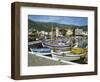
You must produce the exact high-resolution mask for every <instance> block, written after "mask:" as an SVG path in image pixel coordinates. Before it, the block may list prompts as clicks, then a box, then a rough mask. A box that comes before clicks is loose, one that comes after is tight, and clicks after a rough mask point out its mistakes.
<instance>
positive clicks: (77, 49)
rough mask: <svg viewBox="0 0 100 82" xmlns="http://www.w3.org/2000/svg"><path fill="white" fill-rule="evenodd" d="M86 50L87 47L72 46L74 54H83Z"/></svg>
mask: <svg viewBox="0 0 100 82" xmlns="http://www.w3.org/2000/svg"><path fill="white" fill-rule="evenodd" d="M85 52H87V48H72V49H71V53H74V54H82V53H85Z"/></svg>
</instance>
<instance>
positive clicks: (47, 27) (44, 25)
mask: <svg viewBox="0 0 100 82" xmlns="http://www.w3.org/2000/svg"><path fill="white" fill-rule="evenodd" d="M52 26H53V28H55V27H58V28H61V29H66V28H67V29H76V28H81V29H83V30H84V31H87V25H85V26H76V25H67V24H59V23H52V22H36V21H32V20H30V19H28V28H29V29H37V30H39V31H41V30H44V31H48V32H49V31H51V27H52Z"/></svg>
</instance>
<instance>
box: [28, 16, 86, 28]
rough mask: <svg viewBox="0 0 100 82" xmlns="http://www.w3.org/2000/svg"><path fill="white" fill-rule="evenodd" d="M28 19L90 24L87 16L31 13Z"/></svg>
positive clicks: (81, 24)
mask: <svg viewBox="0 0 100 82" xmlns="http://www.w3.org/2000/svg"><path fill="white" fill-rule="evenodd" d="M28 19H30V20H32V21H37V22H54V23H60V24H69V25H70V24H71V25H78V26H83V25H87V24H88V18H87V17H70V16H46V15H29V16H28Z"/></svg>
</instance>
